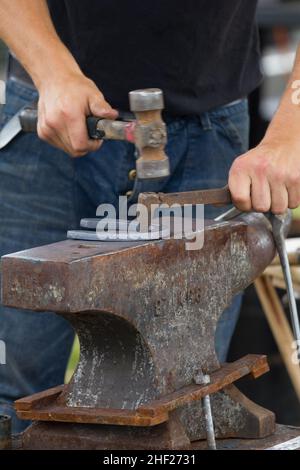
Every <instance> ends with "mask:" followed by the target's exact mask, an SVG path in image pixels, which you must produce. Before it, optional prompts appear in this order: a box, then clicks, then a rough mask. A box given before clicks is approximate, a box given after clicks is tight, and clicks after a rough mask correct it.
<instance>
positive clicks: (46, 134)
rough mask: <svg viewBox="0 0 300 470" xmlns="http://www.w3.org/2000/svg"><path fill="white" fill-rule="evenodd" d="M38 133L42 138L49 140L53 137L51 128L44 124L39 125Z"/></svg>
mask: <svg viewBox="0 0 300 470" xmlns="http://www.w3.org/2000/svg"><path fill="white" fill-rule="evenodd" d="M37 134H38V136H39V138H40V139H42V140H48V139H50V137H51V131H50V129H49V128H48V127H47V126H46V125H44V124H43V125H40V126H39V127H38V130H37Z"/></svg>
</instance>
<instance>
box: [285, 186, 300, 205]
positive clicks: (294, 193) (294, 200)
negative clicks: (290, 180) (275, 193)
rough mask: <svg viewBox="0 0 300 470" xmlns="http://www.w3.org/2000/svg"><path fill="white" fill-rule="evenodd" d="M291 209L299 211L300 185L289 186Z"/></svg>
mask: <svg viewBox="0 0 300 470" xmlns="http://www.w3.org/2000/svg"><path fill="white" fill-rule="evenodd" d="M287 190H288V197H289V209H297V207H299V206H300V183H298V184H296V185H291V186H288V188H287Z"/></svg>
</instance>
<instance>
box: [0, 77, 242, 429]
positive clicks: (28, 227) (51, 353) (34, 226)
mask: <svg viewBox="0 0 300 470" xmlns="http://www.w3.org/2000/svg"><path fill="white" fill-rule="evenodd" d="M35 98H36V92H35V91H34V90H32V89H31V88H29V87H26V86H24V85H23V84H20V83H18V82H12V81H10V82H9V83H8V86H7V104H6V105H5V107H4V109H3V112H2V115H1V120H0V125H1V126H2V125H3V124H4V123H5V122H7V121H8V120H9V119H10V118H11V117H12V116H13V115H14V114H15V113H16V112H17V111H18V110H19V109H20V108H21V107H22V106H24V105H25V104H27V103H29V102H31V101H33V100H34V99H35ZM247 145H248V110H247V101H246V100H243V101H241V102H238V103H236V104H232V105H230V106H227V107H222V108H220V109H217V110H215V111H212V112H210V113H206V114H203V115H200V116H195V117H187V118H180V119H179V118H178V119H174V120H170V121H169V122H168V146H167V154H168V155H169V157H170V161H171V173H172V174H171V177H170V178H169V179H168V180H167V181H163V182H162V181H160V182H157V181H156V182H152V183H151V182H147V183H141V182H138V183H134V181H131V180H130V179H129V172H130V170H132V169H133V168H134V167H135V155H134V147H133V145H132V144H129V143H125V142H113V141H108V142H105V143H104V144H103V146H102V147H101V149H100V150H99V151H97V152H95V153H91V154H89V155H87V156H86V157H83V158H80V159H71V158H69V157H68V156H67V155H66V154H65V153H63V152H62V151H59V150H56V149H54V148H52V147H51V146H50V145H48V144H46V143H44V142H42V141H40V140H39V139H38V137H37V136H36V135H29V134H27V135H26V134H20V135H19V136H18V137H17V138H16V139H15V140H14V141H12V142H11V143H10V144H9V145H8V146H7V147H6V148H5V149H3V150H0V220H1V226H0V255H1V256H2V255H4V254H7V253H12V252H15V251H19V250H24V249H28V248H31V247H34V246H38V245H44V244H48V243H53V242H56V241H59V240H63V239H65V238H66V232H67V230H68V229H76V228H78V225H79V221H80V219H81V218H82V217H94V216H95V213H96V208H97V206H98V205H99V204H101V203H108V202H110V203H114V204H116V205H117V203H118V196H119V195H124V194H125V193H126V192H127V191H130V190H133V188H134V193H135V195H136V194H137V192H139V191H145V190H146V191H165V192H172V191H187V190H193V189H199V188H211V187H221V186H222V185H224V184H226V181H227V176H228V170H229V168H230V166H231V164H232V161H233V160H234V158H235V157H236V156H238V155H239V154H241V153H243V152H245V151H246V150H247ZM223 210H224V209H223ZM219 212H220V209H216V208H212V207H207V208H206V216H207V217H210V218H211V217H214V216H216V215H217V214H218V213H219ZM240 302H241V296H239V297H237V298H236V299H235V300H234V302H233V304H232V306H231V307H230V308H229V309H227V310H226V311H225V312H224V314H223V317H222V319H221V321H220V323H219V326H218V331H217V335H216V344H217V350H218V354H219V358H220V360H221V361H224V360H225V358H226V353H227V350H228V346H229V342H230V339H231V336H232V333H233V330H234V327H235V324H236V321H237V318H238V313H239V308H240ZM73 338H74V332H73V330H72V328H71V327H70V326H69V325H68V323H67V322H66V321H64V320H63V319H62V318H59V317H58V316H56V315H55V314H53V313H43V314H41V313H34V312H30V311H20V310H13V309H10V308H6V307H3V306H2V307H1V309H0V340H3V341H5V343H6V356H7V358H6V359H7V364H6V365H0V413H2V412H3V413H8V414H10V415H12V416H13V429H14V432H19V431H21V430H22V429H23V428H24V427H25V425H26V423H25V422H22V421H19V420H18V419H17V418H16V417H15V415H14V412H13V401H14V400H16V399H18V398H20V397H23V396H26V395H30V394H32V393H35V392H38V391H41V390H45V389H47V388H50V387H53V386H55V385H57V384H60V383H63V380H64V373H65V368H66V364H67V361H68V357H69V354H70V349H71V346H72V342H73Z"/></svg>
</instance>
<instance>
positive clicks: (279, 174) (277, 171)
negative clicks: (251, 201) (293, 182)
mask: <svg viewBox="0 0 300 470" xmlns="http://www.w3.org/2000/svg"><path fill="white" fill-rule="evenodd" d="M270 179H271V180H272V181H274V182H275V183H283V182H285V181H286V170H285V169H284V168H273V169H272V171H271V174H270Z"/></svg>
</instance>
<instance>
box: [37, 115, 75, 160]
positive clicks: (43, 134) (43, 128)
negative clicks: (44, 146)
mask: <svg viewBox="0 0 300 470" xmlns="http://www.w3.org/2000/svg"><path fill="white" fill-rule="evenodd" d="M37 132H38V136H39V137H40V138H41V139H43V140H44V141H46V142H47V143H48V144H50V145H52V146H53V147H56V148H59V149H60V150H63V151H64V152H66V153H68V152H69V151H70V150H71V146H70V142H69V140H68V139H65V140H63V139H62V137H61V136H62V135H63V134H61V133H57V132H56V130H55V129H53V128H51V127H49V126H48V125H47V124H46V121H45V115H44V113H43V112H42V110H41V111H40V113H39V118H38V122H37Z"/></svg>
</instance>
